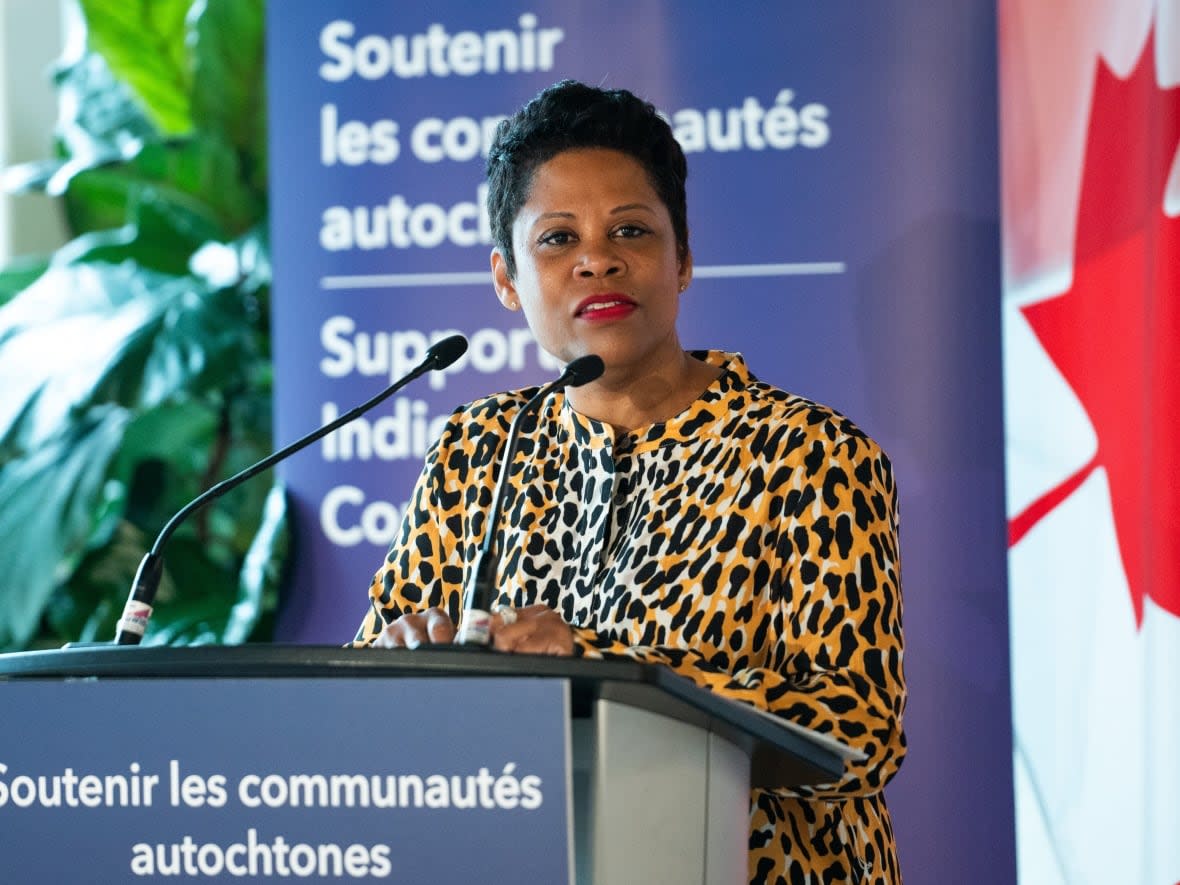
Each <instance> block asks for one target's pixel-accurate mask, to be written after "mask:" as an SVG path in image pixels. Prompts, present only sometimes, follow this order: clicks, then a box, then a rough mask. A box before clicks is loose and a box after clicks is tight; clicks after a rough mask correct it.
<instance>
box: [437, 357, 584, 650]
mask: <svg viewBox="0 0 1180 885" xmlns="http://www.w3.org/2000/svg"><path fill="white" fill-rule="evenodd" d="M603 368H604V367H603V362H602V358H601V357H599V356H598V355H596V354H587V355H586V356H582V357H578V358H577V359H576V360H573V361H571V362H570V363H569V365H567V366H566V367H565V371H563V372H562V373H561V375H560V377H558V378H557V380H555V381H552V382H550V383H549V384H547V385H545V386H544V387H542V388H541V389H540V390H538V391H537V393H536V394H535V395H534V396H533V397H532V398H531V399H530V400H529V401H528V402H526V403H525V404H524V405H523V406H521V407H520V411H519V412H517V413H516V415H515V416H514V417H513V419H512V424H511V425H510V426H509V428H508V439H507V440H506V441H505V443H504V453H503V455H501V457H500V475H499V477H498V478H497V479H496V492H495V494H494V495H493V497H492V509H491V510H490V511H489V512H488V519H487V532H486V534H485V535H484V539H483V543H482V544H481V545H480V548H479V553H478V554H477V555H476V557H475V564H474V565H473V566H472V569H471V577H470V579H469V580H468V582H467V587H466V588H465V591H464V593H463V616H462V618H461V619H460V621H459V632H458V635H457V636H456V637H455V643H456V644H457V645H469V646H487V645H488V643H489V642H490V641H491V621H492V615H491V607H492V601H493V600H494V599H495V598H496V570H497V569H498V568H499V565H500V551H499V547H498V545H497V544H496V526H497V525H499V522H500V514H501V513H502V511H503V509H504V498H505V496H506V494H507V491H508V481H507V478H508V469H509V467H511V465H512V458H513V456H514V455H515V454H516V445H517V439H518V437H519V435H520V425H521V421H522V420H523V419H524V418H525V416H527V415H530V414H532V413H533V412H535V411H536V410H537V408H538V407H539V406H540V404H541V401H542V400H544V399H545V397H547V396H548V395H549V394H551V393H552V392H553V391H555V390H560V389H561V388H563V387H580V386H581V385H583V384H586V383H588V382H590V381H593V380H594V379H595V378H597V377H598V376H599V375H601V374H602V372H603Z"/></svg>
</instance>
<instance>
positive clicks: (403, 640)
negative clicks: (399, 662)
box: [373, 608, 455, 648]
mask: <svg viewBox="0 0 1180 885" xmlns="http://www.w3.org/2000/svg"><path fill="white" fill-rule="evenodd" d="M454 638H455V625H454V624H453V623H452V622H451V617H450V615H448V614H447V613H446V612H445V611H443V610H442V609H441V608H428V609H427V610H426V611H424V612H410V613H409V614H404V615H402V616H401V617H400V618H398V619H397V620H396V621H394V622H393V623H391V624H386V625H385V629H384V630H382V631H381V632H380V633H378V634H377V638H376V639H374V640H373V647H374V648H417V647H418V646H419V645H422V643H424V642H434V643H447V642H452V641H453V640H454Z"/></svg>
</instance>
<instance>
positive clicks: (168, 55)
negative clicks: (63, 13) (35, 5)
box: [81, 0, 193, 134]
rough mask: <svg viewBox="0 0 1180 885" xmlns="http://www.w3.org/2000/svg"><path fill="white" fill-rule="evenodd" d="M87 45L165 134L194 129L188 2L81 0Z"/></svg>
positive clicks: (183, 0)
mask: <svg viewBox="0 0 1180 885" xmlns="http://www.w3.org/2000/svg"><path fill="white" fill-rule="evenodd" d="M81 5H82V10H83V12H84V14H85V16H86V25H87V29H88V41H89V43H90V45H91V46H92V47H93V48H94V49H95V50H96V51H97V52H99V53H100V54H101V55H102V56H103V58H105V59H106V61H107V64H109V65H110V68H111V70H112V71H113V72H114V74H115V76H116V77H118V78H119V79H120V80H121V81H122V82H124V83H126V84H127V85H128V86H130V88H131V89H132V91H133V92H134V93H135V94H136V96H138V98H139V100H140V101H141V102H142V103H143V106H144V108H145V110H146V111H147V114H148V116H149V117H150V118H151V119H152V120H153V121H154V122H155V124H156V126H157V127H158V128H159V130H160V131H161V132H163V133H166V134H177V133H182V132H188V131H189V130H190V129H191V128H192V114H191V110H190V101H189V96H190V94H191V90H192V75H193V74H192V66H191V64H190V62H189V59H188V49H187V46H186V36H187V33H188V27H187V24H186V19H187V17H188V14H189V7H190V5H191V2H190V0H81Z"/></svg>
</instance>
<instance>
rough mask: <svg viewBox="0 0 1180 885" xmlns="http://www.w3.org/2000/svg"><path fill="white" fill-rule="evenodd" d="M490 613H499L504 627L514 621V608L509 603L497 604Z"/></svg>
mask: <svg viewBox="0 0 1180 885" xmlns="http://www.w3.org/2000/svg"><path fill="white" fill-rule="evenodd" d="M492 614H494V615H499V616H500V621H501V623H503V624H504V626H505V627H507V626H508V625H509V624H515V623H516V609H514V608H513V607H512V606H510V605H497V606H496V607H495V608H493V609H492Z"/></svg>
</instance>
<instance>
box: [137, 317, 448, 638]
mask: <svg viewBox="0 0 1180 885" xmlns="http://www.w3.org/2000/svg"><path fill="white" fill-rule="evenodd" d="M466 351H467V339H466V338H464V337H463V336H462V335H451V336H450V337H449V338H444V339H443V340H442V341H439V342H438V343H437V344H435V345H434V346H433V347H431V348H430V349H429V350H428V351H427V352H426V357H425V358H424V359H423V360H422V362H421V363H419V364H418V365H417V366H415V367H414V368H413V369H411V370H410V372H409V373H408V374H406V375H404V376H402V377H401V378H400V379H398V380H397V381H396V382H394V383H393V384H391V385H390V386H389V387H387V388H385V389H384V390H383V391H381V392H380V393H379V394H377V395H376V396H374V397H373V398H372V399H369V400H366V401H365V402H363V403H361V404H360V405H359V406H357V407H356V408H355V409H352V410H351V411H348V412H346V413H345V414H343V415H341V416H340V417H339V418H337V419H336V420H334V421H331V422H330V423H328V424H325V425H324V426H323V427H320V428H318V429H316V430H314V431H312V432H311V433H309V434H307V435H306V436H303V437H300V438H299V439H297V440H296V441H295V442H293V443H291V444H290V445H289V446H287V447H285V448H282V449H279V450H278V451H277V452H275V453H273V454H271V455H268V456H267V457H265V458H263V459H262V460H261V461H259V462H258V463H257V464H253V465H251V466H249V467H247V468H246V469H245V470H243V471H241V472H240V473H237V474H234V475H233V476H231V477H230V478H229V479H226V480H223V481H221V482H219V483H217V485H215V486H212V487H211V488H209V489H208V490H207V491H205V492H203V493H202V494H200V495H198V496H197V497H196V498H194V499H193V500H192V501H190V502H189V503H188V504H186V505H185V506H184V507H183V508H181V510H180V511H179V512H178V513H177V514H176V515H175V516H173V517H172V518H171V519H170V520H168V523H167V524H166V525H165V526H164V528H163V529H162V530H161V531H160V534H159V535H158V536H157V537H156V541H155V543H154V544H152V549H151V550H150V551H148V553H147V555H146V556H144V558H143V559H142V560H141V561H140V563H139V569H138V570H137V571H136V573H135V581H134V582H133V583H132V585H131V592H130V594H129V595H128V597H127V603H126V605H124V607H123V616H122V617H121V618H120V619H119V625H118V628H117V630H116V633H115V640H114V643H115V644H116V645H139V643H140V640H142V639H143V634H144V633H145V632H146V630H147V625H148V621H149V620H150V619H151V616H152V603H153V601H154V600H155V598H156V591H157V590H159V588H160V578H161V576H162V575H163V572H164V556H163V549H164V545H165V544H167V543H168V539H169V538H170V537H171V536H172V533H173V532H174V531H175V530H176V528H177V526H179V525H180V524H181V523H182V522H183V521H184V520H185V519H186V518H187V517H188V516H189V514H191V513H192V512H193V511H195V510H199V509H200V508H202V507H204V506H205V505H206V504H208V503H210V502H211V501H214V500H216V499H217V498H220V497H221V496H222V495H224V494H225V493H226V492H228V491H230V490H231V489H234V488H237V487H238V486H239V485H241V484H242V483H244V482H245V481H246V480H248V479H250V478H251V477H253V476H255V475H256V474H259V473H261V472H262V471H263V470H266V469H267V468H268V467H273V466H274V465H275V464H277V463H278V462H279V461H282V460H283V459H284V458H287V457H290V456H291V455H294V454H295V453H296V452H298V451H299V450H300V449H303V448H306V447H307V446H309V445H311V444H312V443H313V442H315V441H316V440H318V439H321V438H322V437H324V436H327V435H328V434H329V433H331V432H332V431H333V430H337V429H338V428H340V427H343V426H344V425H345V424H347V423H348V422H349V421H352V420H353V419H354V418H357V417H359V416H360V415H361V414H363V413H364V412H367V411H369V409H371V408H373V407H374V406H376V405H378V404H380V403H382V402H384V401H385V400H386V399H388V398H389V397H391V396H393V395H394V394H395V393H397V392H398V391H399V390H401V389H402V388H403V387H405V386H406V385H407V384H409V383H410V382H411V381H413V380H414V379H416V378H418V377H419V376H421V375H425V374H426V373H427V372H432V371H435V370H438V369H445V368H446V367H447V366H449V365H451V363H453V362H455V360H457V359H458V358H459V357H461V356H462V355H463V354H464V353H465V352H466Z"/></svg>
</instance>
